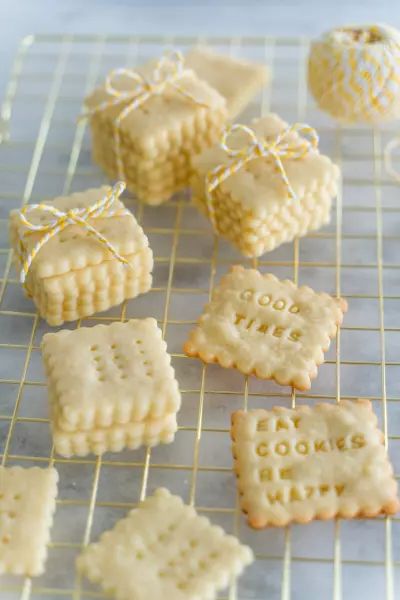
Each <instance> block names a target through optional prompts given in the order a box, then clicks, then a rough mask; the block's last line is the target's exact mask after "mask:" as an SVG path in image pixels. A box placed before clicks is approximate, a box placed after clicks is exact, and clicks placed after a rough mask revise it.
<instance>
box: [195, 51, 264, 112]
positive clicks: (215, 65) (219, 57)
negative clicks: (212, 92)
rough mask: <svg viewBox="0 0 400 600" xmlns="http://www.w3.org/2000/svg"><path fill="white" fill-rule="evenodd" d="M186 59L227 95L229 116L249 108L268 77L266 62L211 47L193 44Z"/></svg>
mask: <svg viewBox="0 0 400 600" xmlns="http://www.w3.org/2000/svg"><path fill="white" fill-rule="evenodd" d="M185 62H186V64H187V66H188V67H189V68H190V69H193V71H194V72H195V73H196V75H198V77H200V79H203V80H204V81H207V83H209V84H210V85H211V86H212V87H213V88H215V89H216V90H217V91H218V92H219V93H220V94H221V95H222V96H223V97H224V98H225V100H226V106H227V109H228V116H229V118H230V119H234V118H235V117H236V116H237V115H238V114H239V113H241V112H242V111H243V110H244V109H245V108H246V106H247V105H248V104H249V102H250V101H251V99H252V98H253V97H254V96H255V95H256V94H257V92H258V91H259V90H260V89H261V88H262V87H263V86H264V85H266V83H267V81H268V79H269V71H268V69H267V67H266V66H265V65H261V64H257V63H253V62H249V61H247V60H243V59H239V58H233V57H231V56H226V55H224V54H217V53H216V52H213V51H211V50H209V49H208V48H201V47H199V48H193V50H191V51H190V52H189V53H188V54H187V55H186V59H185Z"/></svg>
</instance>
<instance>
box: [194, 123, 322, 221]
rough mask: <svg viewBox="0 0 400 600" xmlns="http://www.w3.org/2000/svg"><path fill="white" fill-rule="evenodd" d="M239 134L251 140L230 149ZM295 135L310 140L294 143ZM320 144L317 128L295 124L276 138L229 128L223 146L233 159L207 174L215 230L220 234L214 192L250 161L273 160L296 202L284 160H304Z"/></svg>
mask: <svg viewBox="0 0 400 600" xmlns="http://www.w3.org/2000/svg"><path fill="white" fill-rule="evenodd" d="M237 131H242V132H243V133H245V134H247V136H248V138H249V141H248V142H247V143H246V144H244V145H243V146H242V147H240V148H236V149H235V148H231V147H230V146H229V144H228V142H229V138H230V136H231V135H232V134H233V133H235V132H237ZM293 133H298V134H303V135H308V136H309V138H310V139H306V138H303V137H299V136H296V139H294V140H291V139H290V135H291V134H293ZM318 141H319V140H318V134H317V132H316V131H315V129H313V128H312V127H310V126H309V125H306V124H304V123H295V124H294V125H291V126H290V127H287V128H285V129H283V130H282V131H281V132H280V133H278V135H277V136H276V137H275V138H273V139H259V138H258V137H257V135H256V133H255V132H254V131H253V130H252V129H251V128H250V127H247V126H246V125H241V124H239V123H238V124H236V125H230V126H228V127H227V128H226V129H225V130H224V132H223V135H222V138H221V142H220V147H221V149H222V150H224V152H226V154H227V155H228V157H229V158H230V159H231V160H230V162H229V163H228V164H221V165H218V166H217V167H215V168H214V169H212V170H211V171H209V173H207V175H206V185H205V188H206V203H207V209H208V215H209V217H210V220H211V223H212V225H213V227H214V230H216V231H217V223H216V218H215V201H214V198H213V191H214V190H215V188H217V187H218V186H219V185H220V184H221V183H222V182H223V181H225V180H226V179H228V177H230V176H231V175H233V174H234V173H237V172H238V171H240V169H242V168H243V167H244V165H245V164H246V163H248V162H249V161H251V160H255V159H257V158H267V159H271V160H272V161H273V163H274V165H275V168H276V172H277V173H278V175H279V176H280V178H281V180H282V183H283V184H284V186H285V187H286V189H287V192H288V195H289V196H290V197H291V198H292V199H295V198H296V194H295V192H294V190H293V188H292V186H291V184H290V181H289V179H288V177H287V175H286V171H285V168H284V165H283V162H282V161H285V160H290V159H302V158H303V157H304V156H306V154H308V153H309V152H310V150H311V149H313V148H314V149H316V148H317V147H318Z"/></svg>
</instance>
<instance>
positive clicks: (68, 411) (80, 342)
mask: <svg viewBox="0 0 400 600" xmlns="http://www.w3.org/2000/svg"><path fill="white" fill-rule="evenodd" d="M42 353H43V360H44V365H45V369H46V374H47V379H48V388H49V399H50V409H51V425H52V430H53V438H54V443H55V447H56V450H57V452H59V453H60V454H63V455H71V454H80V455H84V454H87V453H88V452H90V451H91V452H95V453H96V454H99V453H102V452H105V451H106V450H120V449H122V447H124V446H128V447H137V446H138V445H141V444H144V443H149V444H151V445H154V443H157V441H158V440H159V441H172V439H173V434H174V433H175V431H176V418H175V415H176V413H177V411H178V410H179V407H180V393H179V388H178V383H177V381H176V379H175V374H174V369H173V368H172V366H171V357H170V356H169V354H168V353H167V345H166V343H165V341H164V340H163V339H162V334H161V330H160V329H159V328H158V326H157V321H156V320H155V319H152V318H149V319H132V320H130V321H127V322H124V323H120V322H115V323H111V324H110V325H102V324H101V325H96V326H95V327H81V328H79V329H76V330H73V331H69V330H62V331H59V332H57V333H48V334H46V335H44V336H43V341H42Z"/></svg>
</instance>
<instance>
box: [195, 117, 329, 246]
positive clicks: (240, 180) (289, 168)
mask: <svg viewBox="0 0 400 600" xmlns="http://www.w3.org/2000/svg"><path fill="white" fill-rule="evenodd" d="M287 126H288V124H287V123H285V121H282V119H280V118H279V117H278V116H277V115H275V114H269V115H267V116H265V117H263V118H261V119H256V120H254V121H253V122H252V123H251V129H252V130H253V132H254V134H255V136H256V138H257V139H258V140H260V141H261V142H262V141H265V140H270V141H272V140H273V139H276V137H277V136H278V134H279V133H280V132H282V131H283V130H284V129H285V128H286V127H287ZM301 140H303V141H304V138H302V137H301V136H300V135H299V134H298V133H297V132H292V133H291V134H290V135H288V136H287V143H288V144H289V145H291V146H292V147H293V148H294V149H296V146H297V145H298V143H299V142H301ZM251 144H252V140H251V138H249V136H248V134H246V132H245V131H237V132H235V133H234V134H232V140H230V141H229V146H230V147H233V148H235V149H236V148H250V146H251ZM294 154H296V153H295V152H294ZM280 158H281V161H282V166H283V169H284V171H285V174H286V177H287V179H288V181H289V183H290V186H291V189H292V191H293V192H294V194H295V197H294V198H293V197H291V195H290V194H289V192H288V187H287V186H286V185H285V184H284V182H283V180H282V176H281V174H280V173H279V172H278V170H277V168H276V164H275V162H274V160H273V159H272V157H271V156H269V157H260V158H255V159H254V160H251V161H249V162H247V163H246V164H245V165H244V166H242V168H240V169H239V170H238V171H237V172H236V173H233V174H231V175H230V176H229V177H228V178H227V179H225V180H224V181H222V182H221V183H220V184H219V185H218V186H217V187H216V188H215V189H214V190H213V191H212V192H211V193H210V195H209V196H208V197H207V192H206V189H207V186H208V178H209V176H210V173H211V172H212V171H213V170H214V169H216V168H218V167H219V166H221V165H222V166H223V167H225V166H226V167H228V166H229V165H230V164H231V161H232V159H231V158H230V157H229V156H228V154H227V152H226V151H225V150H224V149H223V148H221V145H220V144H217V145H215V146H213V147H212V148H208V149H206V150H205V151H204V152H202V153H201V154H199V155H197V156H195V157H194V158H193V169H194V176H193V178H192V188H193V202H194V203H195V205H196V206H197V207H198V208H199V209H200V210H201V212H202V213H204V214H205V215H206V216H207V217H209V218H210V220H211V221H212V223H213V225H214V228H215V231H216V232H217V233H219V234H220V235H222V236H223V237H225V238H226V239H228V240H230V241H231V242H232V243H233V244H235V245H236V246H237V247H238V248H239V250H240V251H241V252H242V253H243V254H244V255H245V256H249V257H256V256H261V255H262V254H264V253H265V252H269V251H271V250H273V249H274V248H276V247H277V246H279V245H280V244H282V243H284V242H290V241H292V240H293V239H294V238H295V237H302V236H304V235H306V234H307V233H309V232H310V231H313V230H315V229H319V228H320V227H321V226H322V225H325V224H326V223H328V222H329V219H330V211H331V204H332V198H333V197H334V196H335V195H336V193H337V187H338V181H339V175H340V172H339V168H338V167H337V166H336V165H335V164H333V163H332V161H331V160H330V159H329V158H328V157H327V156H324V155H323V154H320V153H319V151H318V149H310V151H309V152H308V153H306V154H305V155H304V156H302V157H301V158H298V157H297V158H288V157H284V156H281V157H280ZM210 207H211V209H212V212H210Z"/></svg>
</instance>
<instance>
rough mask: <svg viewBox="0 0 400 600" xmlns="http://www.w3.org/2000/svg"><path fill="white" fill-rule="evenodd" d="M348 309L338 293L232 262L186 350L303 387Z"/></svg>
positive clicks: (319, 362)
mask: <svg viewBox="0 0 400 600" xmlns="http://www.w3.org/2000/svg"><path fill="white" fill-rule="evenodd" d="M346 310H347V303H346V301H345V300H343V299H342V298H332V297H331V296H329V295H328V294H325V293H316V292H314V291H313V290H312V289H311V288H309V287H307V286H301V287H297V286H296V285H295V284H294V283H293V282H292V281H289V280H287V279H285V280H283V281H281V280H279V279H277V278H276V277H275V276H274V275H271V274H269V273H268V274H266V275H263V274H262V273H260V272H259V271H257V270H256V269H245V268H244V267H242V266H235V267H232V269H231V271H230V272H229V273H228V274H227V275H225V276H224V277H223V278H222V280H221V282H220V284H219V286H217V287H216V288H215V289H214V292H213V295H212V299H211V302H210V303H209V304H207V305H206V306H205V308H204V311H203V313H202V315H201V316H200V318H199V320H198V325H197V326H196V327H195V329H194V330H193V331H192V332H191V333H190V335H189V339H188V341H187V342H186V343H185V346H184V351H185V352H186V354H188V355H189V356H198V357H199V358H200V359H201V360H203V361H204V362H207V363H212V362H216V363H219V364H220V365H221V366H222V367H234V368H236V369H238V370H239V371H241V372H242V373H244V374H246V375H250V374H252V375H256V376H257V377H260V378H261V379H274V380H275V381H276V383H279V384H280V385H291V386H294V387H295V388H297V389H299V390H307V389H309V388H310V386H311V379H313V378H314V377H316V375H317V366H318V365H320V364H321V363H323V362H324V352H326V351H327V350H328V348H329V345H330V340H331V338H333V337H335V335H336V330H337V326H338V325H340V324H341V322H342V319H343V313H344V312H345V311H346Z"/></svg>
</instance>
